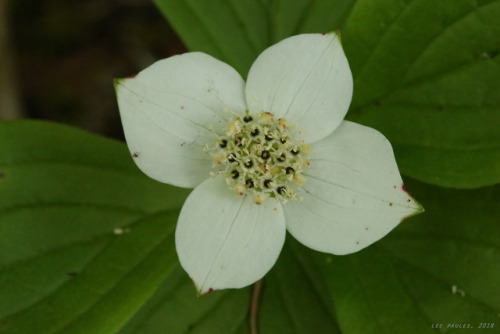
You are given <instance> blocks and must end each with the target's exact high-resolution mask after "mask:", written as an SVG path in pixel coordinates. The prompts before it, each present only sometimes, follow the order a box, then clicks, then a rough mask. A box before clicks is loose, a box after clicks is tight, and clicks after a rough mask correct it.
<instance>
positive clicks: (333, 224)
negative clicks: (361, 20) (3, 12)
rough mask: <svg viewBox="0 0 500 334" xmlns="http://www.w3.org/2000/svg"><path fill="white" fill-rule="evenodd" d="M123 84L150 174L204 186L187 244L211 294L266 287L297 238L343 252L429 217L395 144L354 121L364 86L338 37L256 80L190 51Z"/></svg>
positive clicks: (286, 49) (290, 45)
mask: <svg viewBox="0 0 500 334" xmlns="http://www.w3.org/2000/svg"><path fill="white" fill-rule="evenodd" d="M115 85H116V91H117V96H118V105H119V109H120V114H121V119H122V123H123V128H124V132H125V138H126V141H127V145H128V147H129V150H130V152H131V155H132V157H133V159H134V161H135V163H136V164H137V166H138V167H139V168H140V169H141V170H142V171H143V172H144V173H145V174H146V175H148V176H150V177H151V178H153V179H155V180H158V181H160V182H164V183H168V184H172V185H175V186H179V187H186V188H194V190H193V191H192V192H191V194H190V195H189V197H188V198H187V200H186V202H185V203H184V206H183V207H182V210H181V213H180V216H179V220H178V223H177V228H176V235H175V242H176V249H177V253H178V256H179V259H180V262H181V265H182V267H183V268H184V269H185V270H186V271H187V273H188V274H189V276H190V277H191V278H192V280H193V281H194V283H195V286H196V288H197V290H198V292H199V293H200V294H204V293H206V292H209V291H212V290H217V289H225V288H241V287H244V286H247V285H249V284H252V283H254V282H255V281H257V280H259V279H260V278H262V277H263V276H264V275H265V274H266V273H267V272H268V271H269V270H270V269H271V267H272V266H273V265H274V263H275V262H276V260H277V258H278V256H279V254H280V252H281V249H282V247H283V244H284V242H285V235H286V230H288V231H289V232H290V234H291V235H293V236H294V237H295V238H296V239H297V240H299V241H300V242H301V243H303V244H304V245H306V246H308V247H310V248H312V249H315V250H318V251H321V252H326V253H331V254H337V255H342V254H349V253H353V252H356V251H359V250H360V249H363V248H364V247H367V246H368V245H370V244H372V243H374V242H375V241H377V240H379V239H381V238H382V237H383V236H385V235H386V234H387V233H389V232H390V231H391V230H392V229H393V228H394V227H395V226H397V225H398V224H399V223H400V222H401V221H402V220H403V219H405V218H407V217H409V216H412V215H415V214H417V213H420V212H422V211H423V208H422V207H421V206H420V205H419V204H418V203H417V202H416V201H415V200H414V199H413V198H412V197H411V196H410V195H409V194H408V193H407V192H406V190H405V189H404V185H403V181H402V179H401V176H400V174H399V171H398V167H397V165H396V161H395V158H394V154H393V151H392V147H391V144H390V143H389V141H388V140H387V139H386V138H385V137H384V136H383V135H382V134H380V133H379V132H378V131H376V130H374V129H372V128H368V127H366V126H362V125H359V124H356V123H352V122H349V121H345V120H344V116H345V115H346V113H347V110H348V108H349V104H350V102H351V98H352V92H353V80H352V74H351V71H350V69H349V64H348V62H347V59H346V57H345V54H344V52H343V50H342V46H341V44H340V41H339V37H338V35H337V34H336V33H330V34H305V35H298V36H293V37H290V38H287V39H285V40H283V41H281V42H279V43H277V44H275V45H273V46H271V47H269V48H268V49H266V50H264V52H263V53H262V54H261V55H260V56H259V57H258V58H257V59H256V61H255V62H254V64H253V65H252V67H251V69H250V72H249V73H248V78H247V81H246V83H245V81H244V80H243V79H242V77H241V76H240V75H239V74H238V73H237V72H236V71H235V70H234V69H233V68H232V67H230V66H229V65H227V64H225V63H223V62H221V61H219V60H217V59H215V58H213V57H211V56H209V55H206V54H204V53H200V52H189V53H186V54H183V55H179V56H173V57H170V58H168V59H164V60H160V61H158V62H156V63H154V64H153V65H151V66H150V67H148V68H147V69H145V70H143V71H142V72H140V73H139V74H137V75H136V76H134V77H130V78H126V79H118V80H116V82H115Z"/></svg>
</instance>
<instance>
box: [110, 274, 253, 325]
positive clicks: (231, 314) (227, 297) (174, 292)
mask: <svg viewBox="0 0 500 334" xmlns="http://www.w3.org/2000/svg"><path fill="white" fill-rule="evenodd" d="M249 304H250V289H239V290H223V291H215V292H212V293H209V294H208V295H205V296H203V297H196V292H195V289H194V286H193V283H192V282H191V280H190V279H189V277H187V275H186V273H185V272H184V271H183V270H182V269H181V268H180V266H179V267H178V268H177V269H176V270H175V271H174V273H173V274H172V275H170V277H169V278H168V279H167V280H165V282H164V283H163V284H162V286H161V287H160V288H159V289H158V290H157V291H156V293H155V294H154V296H153V297H152V298H151V299H150V300H149V302H148V303H147V304H146V305H145V306H144V307H143V308H142V309H141V310H140V311H139V312H138V313H137V314H136V316H135V317H134V318H133V319H132V321H130V322H129V323H128V324H127V326H125V327H124V328H123V329H122V330H121V331H120V332H119V334H164V333H169V334H176V333H187V332H189V333H193V334H194V333H227V334H231V333H247V332H248V330H247V327H248V326H247V325H248V320H247V315H248V306H249Z"/></svg>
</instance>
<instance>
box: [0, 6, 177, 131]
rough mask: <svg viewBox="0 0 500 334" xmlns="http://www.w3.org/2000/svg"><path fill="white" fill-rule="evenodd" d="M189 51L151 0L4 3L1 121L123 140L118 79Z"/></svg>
mask: <svg viewBox="0 0 500 334" xmlns="http://www.w3.org/2000/svg"><path fill="white" fill-rule="evenodd" d="M186 51H187V49H186V47H185V46H184V45H183V44H182V42H181V41H180V39H179V38H178V37H177V35H176V34H175V32H174V31H173V30H172V29H171V27H170V26H169V24H168V22H167V21H166V20H165V19H164V17H163V16H162V15H161V14H160V12H159V11H158V9H157V7H156V6H155V5H154V4H153V2H152V1H150V0H106V1H100V0H71V1H67V0H40V1H38V0H37V1H32V0H16V1H9V0H2V1H0V106H1V108H0V120H5V119H12V118H21V117H26V118H35V119H46V120H51V121H56V122H60V123H66V124H69V125H73V126H76V127H79V128H83V129H85V130H88V131H91V132H94V133H100V134H104V135H106V136H109V137H114V138H117V139H122V137H123V133H122V129H121V125H120V120H119V114H118V112H117V106H116V98H115V93H114V90H113V85H112V81H113V78H115V77H121V76H129V75H131V74H133V73H136V72H138V71H139V70H140V69H142V68H145V67H147V66H148V65H150V64H151V63H152V62H154V61H155V60H156V59H159V58H165V57H168V56H171V55H174V54H179V53H183V52H186Z"/></svg>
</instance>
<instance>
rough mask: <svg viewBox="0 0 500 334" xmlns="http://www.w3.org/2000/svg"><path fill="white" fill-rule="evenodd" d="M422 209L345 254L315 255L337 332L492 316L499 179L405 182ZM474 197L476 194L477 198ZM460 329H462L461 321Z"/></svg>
mask: <svg viewBox="0 0 500 334" xmlns="http://www.w3.org/2000/svg"><path fill="white" fill-rule="evenodd" d="M407 186H408V188H409V189H412V190H413V191H414V194H415V196H417V197H418V198H419V199H420V200H421V203H422V204H423V206H424V207H425V208H426V212H425V213H424V214H422V215H419V216H416V217H414V218H412V219H410V220H406V221H404V223H403V224H401V225H400V226H399V227H397V228H396V230H395V231H393V232H392V233H390V234H389V235H388V236H387V237H385V238H384V239H383V240H382V241H380V242H379V243H377V244H375V245H373V246H371V247H369V248H367V249H365V250H363V251H361V252H359V253H356V254H353V255H349V256H331V255H320V256H319V258H320V264H319V265H320V267H321V268H322V269H323V271H324V274H325V277H326V278H327V282H328V285H329V287H330V289H331V291H332V297H333V299H334V300H335V307H336V312H337V317H338V319H339V323H340V325H341V328H342V330H343V332H344V333H349V334H355V333H374V334H377V333H409V334H411V333H416V334H417V333H418V334H422V333H435V331H436V330H435V329H432V328H431V326H432V324H444V328H443V332H444V331H446V332H447V333H455V332H458V331H461V330H456V331H454V330H450V329H449V328H446V327H447V326H448V324H470V325H471V326H473V328H474V329H468V330H467V332H470V333H479V332H481V333H482V332H483V331H484V329H483V330H481V329H479V328H478V327H479V324H480V323H495V324H498V320H499V317H500V288H499V286H498V282H499V281H500V267H499V266H498V263H500V229H499V228H498V227H499V226H498V217H499V216H500V207H499V206H498V205H496V204H497V203H498V196H499V195H500V187H499V186H495V187H490V188H484V189H480V190H450V189H443V188H438V187H433V186H428V185H427V186H426V185H424V184H420V183H416V182H414V181H413V182H407ZM478 199H480V200H478ZM462 330H463V329H462Z"/></svg>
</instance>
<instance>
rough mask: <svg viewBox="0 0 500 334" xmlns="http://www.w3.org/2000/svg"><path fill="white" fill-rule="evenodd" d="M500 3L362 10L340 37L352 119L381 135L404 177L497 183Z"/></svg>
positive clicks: (365, 3) (429, 1)
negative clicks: (350, 76) (350, 84)
mask: <svg viewBox="0 0 500 334" xmlns="http://www.w3.org/2000/svg"><path fill="white" fill-rule="evenodd" d="M498 17H500V1H498V0H496V1H495V0H478V1H469V0H443V1H433V0H390V1H371V0H360V1H358V2H357V3H356V6H355V7H354V9H353V10H352V12H351V15H350V16H349V19H348V21H347V22H346V26H345V30H344V33H343V35H342V41H343V43H344V47H345V51H346V54H347V57H348V59H349V63H350V65H351V69H352V71H353V75H354V79H355V80H354V81H355V85H354V97H353V102H352V105H351V111H350V113H349V119H351V120H353V121H355V122H359V123H362V124H365V125H368V126H372V127H374V128H376V129H378V130H380V131H381V132H382V133H383V134H384V135H386V136H387V137H388V139H389V140H390V141H391V143H392V144H393V147H394V149H395V153H396V157H397V159H398V164H399V166H400V169H401V171H402V173H404V174H407V175H409V176H412V177H414V178H416V179H419V180H421V181H424V182H428V183H432V184H436V185H441V186H449V187H458V188H474V187H480V186H484V185H491V184H495V183H497V182H499V181H500V131H498V124H499V123H500V112H499V111H500V94H498V92H499V91H500V57H499V55H498V54H499V51H500V20H498Z"/></svg>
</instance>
